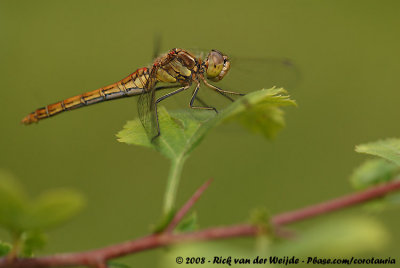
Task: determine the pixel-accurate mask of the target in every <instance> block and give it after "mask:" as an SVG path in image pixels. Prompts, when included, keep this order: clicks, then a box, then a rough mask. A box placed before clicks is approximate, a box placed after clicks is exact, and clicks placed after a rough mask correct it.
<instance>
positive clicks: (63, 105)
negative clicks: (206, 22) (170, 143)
mask: <svg viewBox="0 0 400 268" xmlns="http://www.w3.org/2000/svg"><path fill="white" fill-rule="evenodd" d="M230 66H231V63H230V60H229V58H228V56H227V55H225V54H223V53H222V52H220V51H218V50H216V49H213V50H211V51H210V52H209V53H208V55H207V57H206V58H205V59H204V60H203V59H202V57H201V56H198V57H196V56H195V55H194V54H192V53H191V52H189V51H187V50H184V49H181V48H173V49H171V50H170V51H169V52H168V53H165V54H163V55H161V56H160V57H158V58H156V59H155V60H154V62H153V64H152V65H151V67H149V68H148V67H143V68H139V69H137V70H136V71H135V72H133V73H131V74H130V75H128V76H127V77H125V78H123V79H122V80H120V81H118V82H115V83H113V84H111V85H109V86H106V87H102V88H99V89H96V90H93V91H90V92H86V93H83V94H80V95H77V96H74V97H71V98H68V99H64V100H62V101H59V102H56V103H54V104H50V105H47V106H45V107H42V108H39V109H37V110H36V111H34V112H32V113H30V114H28V115H27V116H26V117H25V118H23V119H22V123H23V124H26V125H29V124H31V123H37V122H39V121H40V120H42V119H45V118H49V117H52V116H54V115H57V114H59V113H61V112H64V111H70V110H73V109H76V108H80V107H84V106H88V105H92V104H95V103H100V102H103V101H108V100H114V99H118V98H123V97H131V96H139V99H138V105H137V107H138V114H139V118H140V121H141V123H142V125H143V127H144V129H145V131H146V133H147V135H148V137H149V138H150V139H151V140H152V141H154V140H155V139H156V138H157V137H159V136H160V135H161V131H160V124H159V120H158V114H157V105H158V104H159V103H160V102H161V101H162V100H165V99H167V98H169V97H171V96H174V95H176V94H178V93H180V92H183V91H186V90H188V89H190V88H191V87H192V86H193V92H192V95H191V98H190V101H189V106H190V108H192V109H202V110H213V111H215V112H216V113H218V111H217V109H216V108H215V107H213V106H209V105H207V104H206V103H205V102H204V101H203V100H202V99H201V98H200V97H199V96H198V92H199V89H200V87H201V85H202V84H204V85H205V86H206V87H207V88H209V89H211V90H213V91H215V92H217V93H219V94H220V95H221V96H223V97H225V98H227V99H228V100H230V101H234V100H235V97H240V96H244V95H245V94H243V93H239V92H234V91H227V90H223V89H222V88H220V87H217V86H215V85H214V84H212V83H211V82H218V81H220V80H222V79H223V78H224V77H225V76H226V74H227V73H228V72H229V70H230ZM159 83H164V84H167V85H163V86H157V85H158V84H159ZM162 89H174V90H173V91H171V92H169V93H167V94H165V95H163V96H161V97H159V98H157V97H156V92H158V91H159V90H162ZM195 101H196V103H197V104H195Z"/></svg>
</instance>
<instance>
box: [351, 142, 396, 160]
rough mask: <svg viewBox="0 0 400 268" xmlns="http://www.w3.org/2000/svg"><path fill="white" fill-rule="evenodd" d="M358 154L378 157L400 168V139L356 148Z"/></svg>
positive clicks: (366, 144) (361, 145)
mask: <svg viewBox="0 0 400 268" xmlns="http://www.w3.org/2000/svg"><path fill="white" fill-rule="evenodd" d="M355 150H356V152H359V153H365V154H371V155H376V156H379V157H382V158H385V159H386V160H389V161H391V162H393V163H395V164H396V165H398V166H400V139H397V138H392V139H386V140H379V141H376V142H371V143H365V144H360V145H357V146H356V149H355Z"/></svg>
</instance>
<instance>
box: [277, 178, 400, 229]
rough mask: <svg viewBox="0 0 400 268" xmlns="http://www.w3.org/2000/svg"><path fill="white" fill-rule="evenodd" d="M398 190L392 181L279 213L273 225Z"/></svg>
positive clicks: (315, 214)
mask: <svg viewBox="0 0 400 268" xmlns="http://www.w3.org/2000/svg"><path fill="white" fill-rule="evenodd" d="M398 189H400V181H399V180H394V181H391V182H388V183H386V184H381V185H377V186H374V187H371V188H369V189H367V190H364V191H360V192H357V193H352V194H349V195H345V196H342V197H339V198H335V199H332V200H329V201H326V202H323V203H319V204H316V205H311V206H308V207H305V208H302V209H297V210H294V211H289V212H285V213H281V214H279V215H276V216H275V217H272V223H273V224H275V225H284V224H289V223H292V222H297V221H301V220H304V219H307V218H311V217H313V216H317V215H322V214H325V213H328V212H332V211H335V210H338V209H341V208H344V207H349V206H353V205H357V204H360V203H363V202H365V201H367V200H371V199H374V198H379V197H382V196H384V195H386V194H388V193H389V192H392V191H395V190H398Z"/></svg>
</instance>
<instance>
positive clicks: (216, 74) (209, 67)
mask: <svg viewBox="0 0 400 268" xmlns="http://www.w3.org/2000/svg"><path fill="white" fill-rule="evenodd" d="M205 65H206V73H207V79H209V80H211V81H214V82H217V81H219V80H221V79H222V78H224V76H225V75H226V74H227V73H228V71H229V68H230V67H231V63H230V61H229V59H228V56H226V55H224V54H222V53H221V52H220V51H218V50H215V49H213V50H211V51H210V53H209V54H208V56H207V59H206V61H205Z"/></svg>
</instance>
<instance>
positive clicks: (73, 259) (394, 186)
mask: <svg viewBox="0 0 400 268" xmlns="http://www.w3.org/2000/svg"><path fill="white" fill-rule="evenodd" d="M207 186H208V185H207V184H205V185H203V186H202V188H203V187H204V189H205V188H207ZM204 189H203V190H202V191H204ZM398 189H400V181H392V182H389V183H387V184H383V185H379V186H375V187H373V188H371V189H368V190H365V191H361V192H358V193H354V194H350V195H347V196H344V197H340V198H337V199H334V200H331V201H328V202H324V203H321V204H317V205H312V206H309V207H306V208H303V209H299V210H295V211H291V212H287V213H282V214H279V215H276V216H274V217H272V219H271V220H272V222H273V223H274V224H275V225H284V224H288V223H293V222H297V221H300V220H304V219H307V218H311V217H315V216H318V215H322V214H325V213H327V212H331V211H335V210H338V209H341V208H346V207H349V206H352V205H356V204H359V203H361V202H365V201H367V200H371V199H374V198H378V197H382V196H384V195H386V194H388V193H390V192H392V191H395V190H398ZM202 191H200V195H201V193H202ZM198 192H199V191H197V192H196V193H198ZM195 195H196V194H195ZM192 199H193V200H194V201H193V202H190V204H191V205H188V207H189V208H190V207H191V206H192V205H193V204H194V203H195V201H196V200H197V199H198V198H197V199H196V198H194V197H192ZM188 203H189V202H188ZM188 203H187V204H188ZM185 207H186V205H185V206H184V208H185ZM184 208H182V209H181V211H182V215H184V214H185V213H186V212H187V210H188V208H187V207H186V208H185V209H184ZM183 212H185V213H183ZM182 217H183V216H180V218H181V219H182ZM174 224H175V223H174ZM258 231H259V230H258V227H257V226H254V225H251V224H242V225H233V226H226V227H214V228H209V229H205V230H202V231H197V232H190V233H180V234H173V233H171V232H164V233H161V234H153V235H149V236H145V237H142V238H139V239H136V240H133V241H128V242H124V243H120V244H116V245H112V246H108V247H105V248H101V249H97V250H91V251H85V252H78V253H66V254H57V255H53V256H46V257H38V258H29V259H15V260H14V261H13V262H12V263H10V262H8V261H7V259H6V258H2V259H0V267H8V268H32V267H66V266H77V265H84V266H92V267H102V268H103V267H104V264H105V263H106V261H107V260H110V259H113V258H117V257H121V256H125V255H128V254H134V253H136V252H140V251H144V250H149V249H153V248H158V247H163V246H166V245H172V244H177V243H182V242H188V241H200V240H215V239H223V238H234V237H243V236H256V235H257V234H258Z"/></svg>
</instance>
